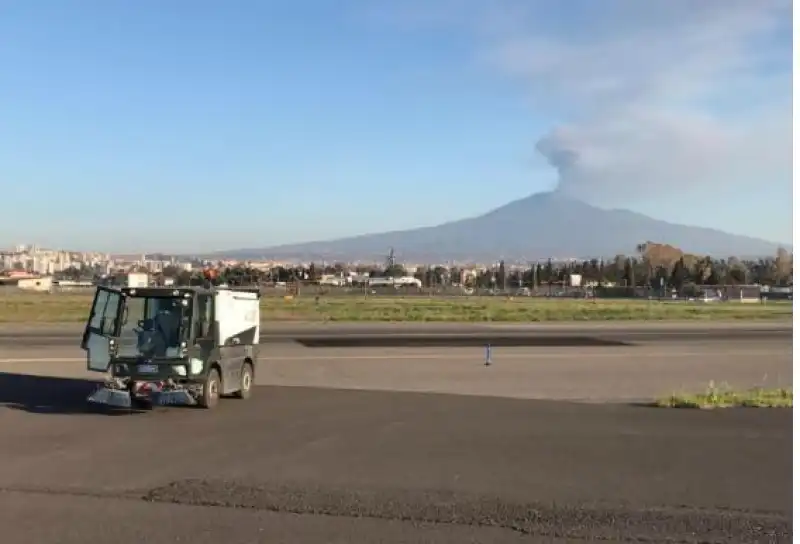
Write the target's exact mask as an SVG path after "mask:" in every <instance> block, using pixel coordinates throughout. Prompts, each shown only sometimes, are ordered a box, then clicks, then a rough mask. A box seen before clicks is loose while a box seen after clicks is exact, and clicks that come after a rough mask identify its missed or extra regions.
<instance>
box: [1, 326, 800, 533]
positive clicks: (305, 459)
mask: <svg viewBox="0 0 800 544" xmlns="http://www.w3.org/2000/svg"><path fill="white" fill-rule="evenodd" d="M601 328H602V327H601ZM634 328H635V329H636V327H634ZM586 330H588V329H586V328H584V329H583V330H578V331H576V330H572V331H571V333H574V334H579V335H581V336H585V335H586ZM640 330H641V329H636V331H634V330H630V331H627V332H637V331H640ZM419 331H420V332H422V331H421V330H419ZM789 331H790V332H789V335H788V336H787V335H785V334H783V336H781V335H778V334H775V333H765V335H763V336H760V337H758V336H756V334H755V333H753V336H752V337H748V336H746V335H739V336H738V339H736V340H734V339H733V338H734V336H735V335H734V336H730V337H729V339H728V340H718V339H717V340H715V339H713V338H709V337H707V336H706V337H702V338H695V337H691V339H689V338H687V337H686V336H685V335H684V338H683V339H680V338H678V339H676V338H671V337H668V336H666V337H665V336H662V337H661V338H660V339H659V338H655V337H644V338H645V339H644V340H643V341H632V340H626V341H625V342H624V343H623V345H617V344H610V345H603V346H594V347H585V346H584V347H559V346H551V345H545V346H540V347H520V346H516V347H514V346H508V347H497V348H495V349H493V350H492V361H491V363H492V364H490V365H488V366H487V365H485V350H484V348H483V347H481V346H476V345H472V346H466V347H458V348H445V347H439V346H435V345H422V346H420V345H416V346H414V345H412V346H408V345H400V346H398V345H389V346H385V347H381V346H377V347H376V346H372V347H352V346H344V347H326V346H316V347H314V346H313V344H312V345H311V347H309V344H308V343H303V342H296V341H293V340H291V338H289V336H291V335H287V336H286V337H284V338H283V339H282V340H280V341H278V340H277V339H275V341H274V342H270V343H268V344H267V345H265V346H264V358H263V361H262V364H261V365H260V367H259V369H258V374H257V384H258V387H257V388H256V390H255V392H254V397H253V398H252V399H250V400H247V401H238V400H234V399H230V400H227V399H226V400H224V401H223V402H222V404H220V406H219V407H218V409H217V410H215V411H213V412H204V411H200V410H194V409H178V408H172V409H167V408H165V409H157V410H154V411H148V412H142V413H124V414H121V415H116V416H105V415H98V414H89V413H86V410H85V404H84V403H83V399H84V398H85V395H86V394H88V391H89V390H90V389H91V387H92V385H91V383H90V382H88V381H87V378H89V377H90V375H89V374H87V373H85V372H84V370H83V369H84V366H85V358H84V356H83V353H82V352H81V351H80V350H78V349H77V348H75V347H74V344H75V343H74V336H73V338H72V339H73V342H72V345H73V347H66V345H64V342H63V340H62V345H59V344H45V343H41V344H39V345H38V347H34V346H31V345H30V343H29V345H28V346H25V345H20V344H11V343H8V344H7V343H2V344H0V372H2V373H0V405H2V406H3V408H0V428H1V429H2V438H3V440H0V523H2V525H3V527H4V530H5V533H4V538H3V541H4V542H9V543H12V544H16V543H20V544H24V543H27V542H37V543H38V542H42V543H48V542H53V543H65V544H70V543H73V542H74V543H78V542H81V543H83V542H87V541H98V540H100V539H104V540H108V539H113V540H114V541H115V542H118V543H120V544H127V543H129V542H130V543H133V542H139V541H143V540H146V541H148V542H165V543H166V542H180V541H184V540H185V541H191V542H193V543H205V542H209V543H210V542H217V541H219V540H221V539H224V540H225V541H226V542H228V543H230V544H239V543H262V542H287V543H290V542H291V543H296V542H326V543H327V542H364V543H374V542H453V543H459V544H461V543H464V542H481V543H484V542H486V543H494V542H541V541H552V542H585V541H589V540H592V539H600V538H603V539H607V540H612V541H626V540H627V541H634V540H635V541H639V542H661V541H666V540H668V539H669V540H671V541H673V542H701V541H704V542H708V541H719V540H725V541H734V542H755V541H764V542H767V541H770V542H776V541H779V542H789V541H790V539H791V529H792V525H791V517H790V515H791V514H790V511H791V504H792V484H791V474H792V468H791V466H792V465H791V462H792V454H791V432H792V431H791V412H790V411H788V410H722V411H711V412H705V411H687V410H663V409H655V408H650V407H646V406H643V405H641V404H640V403H639V402H638V401H642V400H645V399H646V398H652V397H653V396H655V395H660V394H666V393H669V392H671V391H673V390H683V389H686V390H692V389H695V390H696V389H702V388H704V387H705V386H706V385H707V384H708V382H709V381H710V380H715V381H716V382H718V383H719V382H728V383H730V384H731V385H734V386H739V387H748V386H752V385H757V384H765V385H780V386H791V385H792V374H791V370H792V362H791V361H792V357H791V356H792V347H791V330H790V329H789ZM290 332H291V331H290ZM336 332H338V333H340V334H341V331H336ZM356 332H358V334H367V333H365V332H363V331H356ZM414 332H417V331H414ZM448 332H449V331H448ZM501 332H502V333H503V334H506V333H508V331H501ZM562 332H563V331H562ZM590 332H591V334H589V336H592V335H594V334H595V332H596V331H595V330H592V331H590ZM625 332H626V331H622V332H620V329H617V330H616V331H615V330H612V329H611V328H605V329H603V330H602V331H601V333H602V334H603V335H607V336H611V337H613V336H614V335H620V334H623V333H625ZM449 333H450V332H449ZM560 333H561V332H559V334H560ZM62 334H66V333H62ZM450 334H452V333H450ZM770 334H773V335H772V336H770ZM634 336H635V335H634ZM28 338H31V339H32V338H33V337H30V336H29V337H28ZM31 343H32V342H31ZM553 399H560V400H553ZM566 399H570V400H571V401H568V400H566ZM577 401H580V402H577ZM587 401H588V402H587Z"/></svg>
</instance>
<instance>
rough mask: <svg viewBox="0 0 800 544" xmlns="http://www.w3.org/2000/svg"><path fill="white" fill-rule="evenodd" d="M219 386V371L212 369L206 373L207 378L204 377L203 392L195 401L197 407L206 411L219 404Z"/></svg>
mask: <svg viewBox="0 0 800 544" xmlns="http://www.w3.org/2000/svg"><path fill="white" fill-rule="evenodd" d="M221 385H222V383H221V381H220V378H219V371H218V370H217V369H216V368H212V369H211V370H210V371H209V372H208V376H206V381H205V383H203V391H202V392H201V393H200V397H199V398H198V399H197V405H198V406H199V407H200V408H204V409H206V410H210V409H212V408H214V407H215V406H216V405H217V403H219V392H220V390H221V389H222V387H221Z"/></svg>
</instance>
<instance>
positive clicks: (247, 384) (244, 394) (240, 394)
mask: <svg viewBox="0 0 800 544" xmlns="http://www.w3.org/2000/svg"><path fill="white" fill-rule="evenodd" d="M252 394H253V365H252V363H244V364H242V372H241V374H240V375H239V390H238V391H237V392H236V393H234V396H235V397H236V398H237V399H243V400H247V399H249V398H250V396H251V395H252Z"/></svg>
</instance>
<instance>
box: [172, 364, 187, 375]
mask: <svg viewBox="0 0 800 544" xmlns="http://www.w3.org/2000/svg"><path fill="white" fill-rule="evenodd" d="M172 370H173V372H175V373H176V374H177V375H179V376H186V367H185V366H183V365H174V366H173V367H172Z"/></svg>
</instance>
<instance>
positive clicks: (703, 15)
mask: <svg viewBox="0 0 800 544" xmlns="http://www.w3.org/2000/svg"><path fill="white" fill-rule="evenodd" d="M385 6H386V5H384V8H385ZM404 6H405V8H404V11H403V12H402V13H400V14H397V13H395V15H396V16H398V17H400V18H401V19H402V20H404V21H406V22H415V23H417V24H427V25H430V26H432V27H438V28H442V27H443V26H449V27H450V28H455V29H458V30H461V31H467V32H470V33H471V34H472V35H473V36H474V37H475V38H476V39H477V41H478V43H479V46H478V47H477V50H476V55H477V58H478V59H479V61H480V62H483V63H485V64H486V65H487V66H489V67H490V68H491V69H493V70H496V71H497V72H498V73H499V74H502V75H503V76H504V77H508V78H513V79H515V80H516V81H518V82H519V84H520V85H521V86H523V87H524V89H525V91H526V92H527V93H528V94H529V96H530V97H531V101H532V103H534V104H536V105H537V106H538V107H539V108H541V109H542V110H545V111H549V112H551V113H553V114H554V116H555V117H556V118H557V119H558V124H557V125H556V126H554V127H553V129H552V130H551V131H550V132H549V133H548V134H544V135H540V139H539V141H538V143H537V144H536V149H537V150H538V151H539V152H540V153H542V155H544V156H545V157H546V158H547V160H548V161H549V162H550V163H551V164H552V165H553V166H554V167H555V168H556V169H557V171H558V173H559V189H560V190H562V191H565V192H569V193H572V194H575V195H577V196H581V197H584V198H586V197H587V195H590V198H589V199H590V200H592V198H591V195H603V198H602V199H601V200H604V201H607V202H624V201H625V200H626V199H630V198H632V197H633V198H635V197H637V196H638V197H641V196H644V195H647V194H649V193H652V192H653V191H654V189H655V188H658V190H663V188H664V187H665V186H667V187H670V188H672V189H674V188H675V187H676V186H681V185H682V186H684V187H700V186H705V187H718V186H725V187H733V186H736V187H746V186H750V187H753V186H757V185H758V184H759V183H763V182H764V181H765V180H766V181H768V182H774V183H780V184H785V187H786V189H787V191H788V190H790V180H791V168H792V151H791V141H792V140H791V139H792V132H791V128H792V125H791V123H792V121H791V108H792V103H791V89H792V87H791V79H790V78H791V55H792V52H791V32H792V27H791V11H792V4H791V1H790V0H757V1H753V0H702V1H697V0H646V1H643V0H618V1H613V0H605V1H602V2H600V1H597V0H571V1H570V2H552V1H544V0H542V1H529V0H528V1H526V0H519V1H515V0H490V1H486V2H480V1H478V0H469V1H467V0H465V1H464V2H450V1H447V2H436V1H435V0H429V1H428V2H421V1H420V2H408V3H404ZM383 13H384V14H385V13H387V12H385V11H384V12H383ZM424 14H427V16H426V15H424ZM787 197H788V193H787ZM594 200H598V199H597V198H595V199H594Z"/></svg>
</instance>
